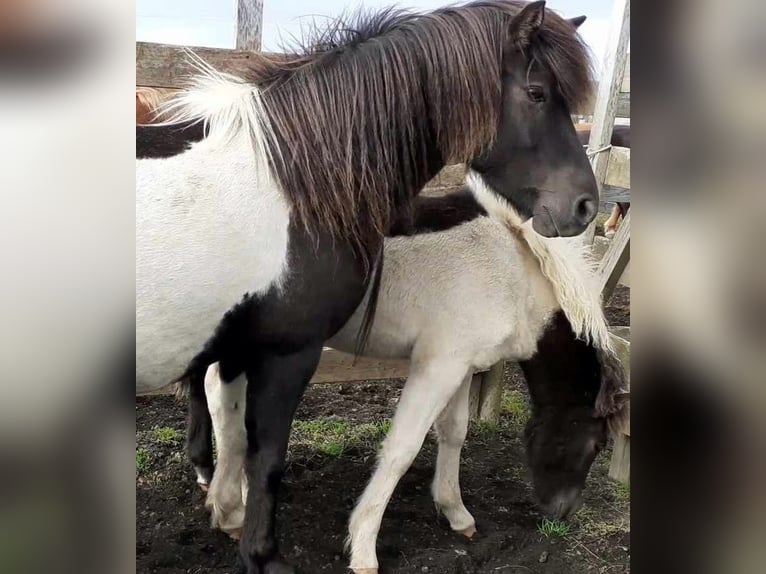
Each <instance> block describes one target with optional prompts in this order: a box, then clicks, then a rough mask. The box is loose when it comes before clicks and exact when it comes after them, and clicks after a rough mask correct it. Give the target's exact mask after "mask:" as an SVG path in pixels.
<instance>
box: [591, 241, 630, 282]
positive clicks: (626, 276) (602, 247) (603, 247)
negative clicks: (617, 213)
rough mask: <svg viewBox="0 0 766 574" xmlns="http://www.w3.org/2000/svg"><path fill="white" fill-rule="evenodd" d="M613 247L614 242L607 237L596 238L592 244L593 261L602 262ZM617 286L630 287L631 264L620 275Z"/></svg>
mask: <svg viewBox="0 0 766 574" xmlns="http://www.w3.org/2000/svg"><path fill="white" fill-rule="evenodd" d="M611 245H612V241H611V240H610V239H607V238H606V237H600V236H598V235H597V236H596V237H594V238H593V243H592V244H591V255H592V257H593V259H594V260H595V261H599V262H600V261H601V260H602V259H603V258H604V255H606V252H607V251H608V250H609V247H610V246H611ZM617 284H618V285H624V286H625V287H630V262H628V264H627V265H626V266H625V271H623V273H622V275H620V278H619V279H618V281H617Z"/></svg>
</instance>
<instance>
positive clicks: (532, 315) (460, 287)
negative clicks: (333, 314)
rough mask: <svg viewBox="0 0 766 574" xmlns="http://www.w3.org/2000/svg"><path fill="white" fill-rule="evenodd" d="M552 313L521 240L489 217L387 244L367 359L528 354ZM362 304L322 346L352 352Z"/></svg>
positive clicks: (546, 289) (551, 299)
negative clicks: (447, 350) (451, 351)
mask: <svg viewBox="0 0 766 574" xmlns="http://www.w3.org/2000/svg"><path fill="white" fill-rule="evenodd" d="M556 306H557V304H556V300H555V296H554V295H553V291H552V289H551V286H550V283H549V282H548V281H547V280H546V279H545V278H544V277H543V275H542V273H541V271H540V269H539V265H538V264H537V263H536V262H535V261H534V260H533V259H532V255H531V253H529V252H528V249H527V248H526V247H525V246H524V245H523V243H522V242H521V240H520V239H519V238H517V237H516V236H515V235H513V234H512V233H510V232H509V231H508V230H507V229H506V228H505V227H504V226H503V225H501V224H500V223H498V222H496V221H494V220H492V219H490V218H489V217H479V218H476V219H474V220H472V221H469V222H467V223H464V224H462V225H460V226H457V227H455V228H452V229H449V230H445V231H441V232H438V233H426V234H421V235H414V236H403V237H396V238H391V239H387V240H386V246H385V264H384V267H383V276H382V281H381V288H380V294H379V298H378V307H377V313H376V315H375V321H374V323H373V326H372V331H371V333H370V337H369V340H368V343H367V347H366V348H365V352H364V354H365V355H370V356H376V357H381V358H407V357H409V356H410V354H411V353H412V352H413V349H414V348H415V347H416V346H417V345H421V346H422V345H432V346H435V348H433V349H430V350H429V349H425V350H424V351H423V352H426V353H429V352H440V350H439V349H438V347H439V346H442V345H444V346H448V347H449V346H450V345H452V346H453V347H454V345H455V341H460V343H459V346H460V348H461V349H462V350H464V351H466V352H467V353H468V354H474V355H477V356H478V355H480V354H481V351H482V349H485V348H491V349H494V348H496V347H497V348H498V351H497V352H504V351H501V350H499V347H502V346H503V345H506V346H507V343H508V341H510V340H513V341H511V343H512V345H513V349H511V350H510V351H509V352H511V353H520V354H522V355H526V354H529V353H531V352H534V346H535V343H536V337H537V335H538V334H539V331H541V330H542V328H543V326H544V324H545V322H546V321H547V319H548V318H549V316H550V314H551V313H552V310H553V309H555V307H556ZM363 309H364V302H363V303H362V305H360V307H359V309H358V310H357V312H356V313H355V314H354V316H353V317H352V318H351V319H350V320H349V321H348V323H346V325H345V326H344V327H343V329H341V331H340V332H339V333H338V334H336V335H335V336H334V337H333V338H332V339H331V340H330V341H329V342H328V344H329V345H330V346H332V347H335V348H337V349H339V350H344V351H351V350H353V345H354V342H355V334H356V333H357V332H358V329H359V325H360V324H361V314H362V312H363Z"/></svg>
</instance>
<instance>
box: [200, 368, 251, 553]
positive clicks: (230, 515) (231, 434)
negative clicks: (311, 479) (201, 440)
mask: <svg viewBox="0 0 766 574" xmlns="http://www.w3.org/2000/svg"><path fill="white" fill-rule="evenodd" d="M246 391H247V382H246V378H245V375H244V374H241V375H240V376H239V377H237V378H235V379H234V380H233V381H231V382H228V383H226V382H224V381H223V380H222V379H221V374H220V368H219V365H218V363H214V364H212V365H210V367H209V368H208V370H207V373H206V375H205V393H206V395H207V404H208V406H209V408H210V415H211V417H212V424H213V429H214V430H215V439H216V447H217V450H218V464H217V465H216V469H215V474H214V475H213V480H212V482H211V484H210V490H209V491H208V494H207V500H206V501H205V507H206V508H207V509H208V510H209V511H210V514H211V524H212V526H213V528H219V529H221V530H223V531H224V532H226V533H227V534H229V535H230V536H232V537H233V538H238V537H239V534H240V531H241V530H242V525H243V523H244V521H245V503H244V501H243V497H242V489H243V484H242V483H243V466H244V463H245V454H246V452H247V437H246V435H245V402H246V396H245V395H246Z"/></svg>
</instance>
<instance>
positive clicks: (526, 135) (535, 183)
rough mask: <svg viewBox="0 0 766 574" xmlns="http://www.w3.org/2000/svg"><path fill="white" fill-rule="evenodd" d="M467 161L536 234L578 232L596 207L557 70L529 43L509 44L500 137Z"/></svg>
mask: <svg viewBox="0 0 766 574" xmlns="http://www.w3.org/2000/svg"><path fill="white" fill-rule="evenodd" d="M546 17H549V16H546ZM580 21H581V20H580V19H576V21H575V22H574V23H572V33H573V34H574V33H575V32H574V30H575V26H576V25H578V22H580ZM570 22H571V21H570ZM529 25H532V24H529ZM471 168H472V169H473V170H474V171H476V172H478V173H479V174H481V175H482V177H483V179H484V181H485V183H486V184H487V185H489V187H490V188H491V189H492V190H493V191H494V192H495V193H498V194H500V195H502V196H503V197H504V198H505V199H507V200H508V201H509V202H510V203H511V205H512V206H513V207H514V208H516V210H517V211H518V212H519V213H520V214H521V216H522V217H523V218H525V219H529V218H530V217H531V218H533V227H534V229H535V231H537V232H538V233H539V234H540V235H543V236H546V237H557V236H562V237H566V236H572V235H578V234H580V233H582V232H583V231H584V230H585V228H586V227H587V226H588V224H589V223H590V222H591V221H593V219H594V218H595V217H596V214H597V212H598V188H597V186H596V180H595V177H594V176H593V171H592V169H591V166H590V162H589V161H588V158H587V156H586V154H585V151H584V149H583V146H582V144H581V143H580V141H579V139H578V137H577V132H576V130H575V128H574V124H573V122H572V118H571V110H570V109H569V106H568V104H567V102H566V101H565V100H564V98H563V97H562V95H561V94H560V91H559V90H558V88H557V82H556V79H555V77H554V75H553V74H552V73H551V72H550V71H549V70H547V69H546V68H545V67H544V66H543V65H542V64H541V63H539V62H537V61H536V60H534V59H532V58H531V57H530V56H529V51H528V50H522V49H521V48H519V47H511V48H509V49H507V50H506V53H505V55H504V60H503V96H502V111H501V115H500V119H499V124H498V129H497V138H496V140H495V143H494V144H493V145H492V146H491V147H490V148H489V149H488V150H486V151H485V152H484V153H483V154H482V155H481V156H480V157H478V158H477V159H475V160H474V161H472V162H471Z"/></svg>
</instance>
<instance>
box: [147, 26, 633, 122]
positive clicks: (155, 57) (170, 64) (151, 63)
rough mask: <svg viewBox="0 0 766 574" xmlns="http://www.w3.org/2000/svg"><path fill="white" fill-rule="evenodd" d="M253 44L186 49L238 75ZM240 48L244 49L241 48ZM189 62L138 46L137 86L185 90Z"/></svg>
mask: <svg viewBox="0 0 766 574" xmlns="http://www.w3.org/2000/svg"><path fill="white" fill-rule="evenodd" d="M238 34H239V32H238ZM253 34H254V33H253ZM249 41H250V42H252V44H248V43H246V41H245V40H244V39H243V40H242V44H239V40H238V44H237V45H238V49H236V50H231V49H228V48H206V47H202V46H186V48H188V49H190V50H192V51H194V52H195V53H197V54H198V55H199V56H200V57H201V58H202V59H203V60H205V61H206V62H208V63H209V64H211V65H212V66H213V67H214V68H216V69H217V70H220V71H222V72H228V73H230V74H235V75H237V74H243V73H246V72H247V71H248V61H249V60H250V59H251V58H252V57H253V54H252V53H251V52H252V51H253V50H257V48H247V47H246V46H249V45H252V46H255V43H254V42H255V40H254V39H251V40H249ZM240 45H241V46H243V48H239V46H240ZM258 45H260V40H258ZM187 60H188V58H187V56H186V54H185V53H184V46H175V45H172V44H157V43H153V42H136V85H137V86H147V87H153V88H183V87H185V86H186V78H187V77H188V75H189V74H190V73H192V72H193V69H192V68H191V67H190V66H189V65H188V63H187ZM594 106H595V100H594V102H593V106H592V107H591V108H590V109H586V110H584V112H583V113H584V115H592V114H593V113H594ZM616 115H617V117H619V118H629V117H630V94H626V93H620V94H619V96H618V100H617V111H616Z"/></svg>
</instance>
